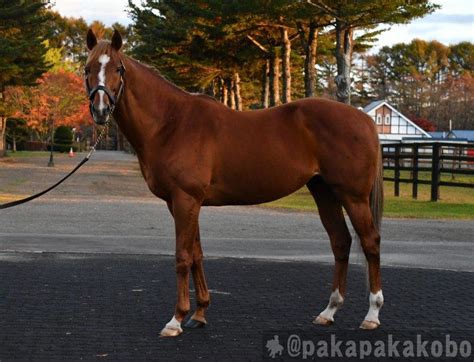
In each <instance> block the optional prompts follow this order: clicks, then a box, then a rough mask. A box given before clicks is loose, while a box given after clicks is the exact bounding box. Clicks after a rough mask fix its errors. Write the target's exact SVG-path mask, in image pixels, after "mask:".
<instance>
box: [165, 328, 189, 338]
mask: <svg viewBox="0 0 474 362" xmlns="http://www.w3.org/2000/svg"><path fill="white" fill-rule="evenodd" d="M181 333H183V330H182V329H181V328H180V329H177V328H168V327H165V328H163V329H162V330H161V332H160V337H177V336H179V335H180V334H181Z"/></svg>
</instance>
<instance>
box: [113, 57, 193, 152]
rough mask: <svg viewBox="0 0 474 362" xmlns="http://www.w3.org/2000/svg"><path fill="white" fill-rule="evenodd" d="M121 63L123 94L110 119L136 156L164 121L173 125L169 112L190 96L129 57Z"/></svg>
mask: <svg viewBox="0 0 474 362" xmlns="http://www.w3.org/2000/svg"><path fill="white" fill-rule="evenodd" d="M124 64H125V68H126V73H125V86H124V93H123V95H122V99H120V101H119V103H118V104H117V112H115V113H114V118H115V119H116V121H117V123H118V125H119V127H120V129H121V130H122V132H123V133H124V135H125V136H126V137H127V139H128V140H129V142H130V143H131V144H132V146H133V147H134V149H135V150H136V151H137V153H139V154H140V153H142V154H143V150H144V148H145V147H146V145H147V144H149V143H150V142H152V141H153V142H156V141H157V139H156V137H159V134H160V129H162V128H163V127H164V126H165V125H166V123H167V122H170V121H173V122H176V119H175V118H174V117H171V116H172V111H173V109H174V110H176V109H180V107H181V104H182V103H185V102H187V101H189V99H188V97H190V95H189V94H188V93H186V92H184V91H181V90H180V89H178V88H177V87H175V86H174V85H172V84H171V83H169V82H168V81H166V80H165V79H164V78H163V77H161V76H160V75H158V74H156V73H154V72H153V71H152V70H151V69H148V68H146V66H144V65H142V64H140V63H139V62H137V61H135V60H133V59H131V58H125V59H124Z"/></svg>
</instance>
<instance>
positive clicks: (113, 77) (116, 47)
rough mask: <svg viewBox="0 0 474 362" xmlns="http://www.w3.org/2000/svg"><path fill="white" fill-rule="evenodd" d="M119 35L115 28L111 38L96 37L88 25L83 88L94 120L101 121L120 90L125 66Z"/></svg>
mask: <svg viewBox="0 0 474 362" xmlns="http://www.w3.org/2000/svg"><path fill="white" fill-rule="evenodd" d="M121 47H122V36H121V35H120V33H119V32H118V31H117V30H115V31H114V34H113V35H112V40H111V41H104V40H101V41H99V42H98V41H97V38H96V36H95V34H94V32H93V31H92V29H89V31H88V32H87V48H88V49H89V57H88V58H87V63H86V66H85V68H84V77H85V83H86V89H87V93H88V96H89V100H90V111H91V114H92V118H93V119H94V121H95V122H96V123H97V124H104V123H105V122H106V120H107V118H108V117H109V116H110V114H111V113H112V112H113V110H114V107H115V104H116V103H117V101H118V100H119V98H120V95H121V93H122V91H123V85H124V81H123V75H124V73H125V67H124V65H123V62H122V56H121V54H120V52H119V51H120V48H121Z"/></svg>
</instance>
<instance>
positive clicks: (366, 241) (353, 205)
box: [344, 197, 383, 329]
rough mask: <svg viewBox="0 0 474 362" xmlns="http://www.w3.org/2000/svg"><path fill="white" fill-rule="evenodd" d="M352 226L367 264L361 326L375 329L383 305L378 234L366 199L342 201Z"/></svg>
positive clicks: (378, 323) (378, 322)
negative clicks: (365, 308) (365, 306)
mask: <svg viewBox="0 0 474 362" xmlns="http://www.w3.org/2000/svg"><path fill="white" fill-rule="evenodd" d="M344 208H345V209H346V211H347V213H348V214H349V217H350V219H351V222H352V225H353V226H354V229H355V231H356V233H357V235H358V236H359V238H360V242H361V246H362V250H363V251H364V254H365V257H366V259H367V263H368V272H369V284H370V296H369V311H368V313H367V315H366V316H365V318H364V321H363V322H362V324H361V326H360V327H361V328H362V329H375V328H377V327H378V326H379V325H380V321H379V311H380V308H381V307H382V305H383V294H382V281H381V277H380V234H379V232H378V231H377V228H376V226H375V225H374V222H373V218H372V213H371V210H370V206H369V200H368V197H367V198H366V199H362V200H358V199H349V200H345V201H344Z"/></svg>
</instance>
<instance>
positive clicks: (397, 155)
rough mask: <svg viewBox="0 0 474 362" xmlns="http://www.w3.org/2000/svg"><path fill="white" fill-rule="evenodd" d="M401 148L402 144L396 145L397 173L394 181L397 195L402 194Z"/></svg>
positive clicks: (395, 171)
mask: <svg viewBox="0 0 474 362" xmlns="http://www.w3.org/2000/svg"><path fill="white" fill-rule="evenodd" d="M400 149H401V145H396V146H395V160H394V161H395V170H394V173H395V174H394V182H393V187H394V193H395V196H400Z"/></svg>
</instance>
